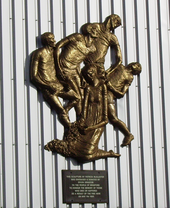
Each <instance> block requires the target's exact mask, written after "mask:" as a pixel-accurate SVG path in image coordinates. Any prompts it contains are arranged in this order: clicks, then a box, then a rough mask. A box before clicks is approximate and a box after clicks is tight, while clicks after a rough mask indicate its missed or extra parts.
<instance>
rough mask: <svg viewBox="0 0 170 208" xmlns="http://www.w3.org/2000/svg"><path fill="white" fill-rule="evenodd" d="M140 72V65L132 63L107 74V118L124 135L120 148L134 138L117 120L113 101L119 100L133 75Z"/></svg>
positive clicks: (123, 124) (122, 123)
mask: <svg viewBox="0 0 170 208" xmlns="http://www.w3.org/2000/svg"><path fill="white" fill-rule="evenodd" d="M141 70H142V67H141V65H140V64H139V63H138V62H133V63H130V64H129V65H127V66H126V67H125V66H124V65H122V64H121V65H119V66H118V67H117V68H116V69H114V71H112V72H111V73H109V74H108V77H107V80H108V81H109V82H108V84H107V88H108V118H109V121H110V123H111V124H113V126H115V127H118V129H119V130H120V131H121V132H122V133H123V134H124V135H125V138H124V140H123V143H122V144H121V146H122V147H124V146H127V145H129V144H130V143H131V141H132V140H133V139H134V136H133V135H132V134H131V133H130V131H129V129H128V128H127V126H126V125H125V123H124V122H123V121H121V120H120V119H118V118H117V115H116V109H115V99H116V98H121V97H123V96H124V94H125V93H126V92H127V90H128V88H129V86H130V85H131V83H132V81H133V75H138V74H140V72H141Z"/></svg>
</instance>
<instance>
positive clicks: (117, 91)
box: [31, 15, 141, 161]
mask: <svg viewBox="0 0 170 208" xmlns="http://www.w3.org/2000/svg"><path fill="white" fill-rule="evenodd" d="M120 25H121V19H120V17H119V16H118V15H110V16H108V17H107V18H106V20H105V21H104V22H103V23H87V24H85V25H83V26H82V28H81V31H82V33H74V34H72V35H70V36H68V37H66V38H64V39H62V40H61V41H59V42H58V43H57V44H56V42H55V40H54V35H53V34H52V33H44V34H43V35H42V36H41V40H42V45H43V47H42V48H40V49H37V50H36V51H34V52H33V55H32V59H31V81H32V83H33V84H34V85H35V86H36V87H37V88H38V89H39V90H41V92H42V94H43V96H44V99H45V100H46V101H47V102H48V103H49V104H50V106H51V107H52V108H54V109H55V110H56V112H57V114H58V116H59V120H60V122H61V123H62V124H63V125H64V126H65V127H66V129H65V133H64V136H63V140H58V139H54V140H52V141H50V142H49V143H48V144H46V145H45V149H46V150H49V151H53V152H57V153H59V154H61V155H63V156H66V157H74V158H76V159H77V160H79V161H91V160H96V159H100V158H105V157H119V156H120V154H118V153H114V152H113V151H112V150H110V151H104V150H101V149H98V143H99V140H100V136H101V134H102V133H103V130H104V127H105V125H106V124H107V123H108V120H109V121H110V123H111V124H112V125H113V126H115V127H118V128H119V130H120V131H121V132H122V133H123V134H124V135H125V138H124V140H123V143H122V145H121V146H122V147H124V146H127V145H129V144H130V143H131V141H132V140H133V139H134V136H133V135H132V134H131V133H130V131H129V129H128V128H127V126H126V125H125V123H124V122H122V121H121V120H120V119H118V118H117V116H116V111H115V99H119V98H121V97H123V96H124V94H125V93H126V92H127V90H128V88H129V86H130V85H131V83H132V81H133V76H134V75H138V74H139V73H140V72H141V65H140V64H139V63H137V62H134V63H130V64H129V65H127V66H126V67H125V66H124V65H122V55H121V50H120V46H119V43H118V40H117V37H116V36H115V35H114V34H113V33H112V32H113V31H114V29H115V28H117V27H118V26H120ZM109 47H111V48H113V49H114V51H115V60H116V61H115V63H113V64H112V65H111V67H110V68H109V69H107V70H105V69H104V62H105V56H106V54H107V51H108V48H109ZM82 62H83V63H84V67H83V68H82V69H81V68H80V64H81V63H82ZM58 97H61V98H63V99H66V100H68V101H69V102H68V104H67V105H66V106H62V104H61V102H60V100H59V98H58ZM72 107H74V108H75V111H76V115H77V119H76V121H75V122H73V123H71V122H70V119H69V117H68V111H69V110H70V109H71V108H72Z"/></svg>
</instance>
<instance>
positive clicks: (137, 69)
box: [126, 62, 142, 75]
mask: <svg viewBox="0 0 170 208" xmlns="http://www.w3.org/2000/svg"><path fill="white" fill-rule="evenodd" d="M126 68H127V69H130V70H131V71H132V74H133V75H138V74H140V73H141V71H142V66H141V64H140V63H138V62H132V63H130V64H128V65H127V67H126Z"/></svg>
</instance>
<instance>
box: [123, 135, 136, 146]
mask: <svg viewBox="0 0 170 208" xmlns="http://www.w3.org/2000/svg"><path fill="white" fill-rule="evenodd" d="M133 139H134V136H133V135H132V134H130V135H129V136H126V137H125V138H124V140H123V143H122V144H121V147H125V146H127V145H129V144H130V143H131V141H132V140H133Z"/></svg>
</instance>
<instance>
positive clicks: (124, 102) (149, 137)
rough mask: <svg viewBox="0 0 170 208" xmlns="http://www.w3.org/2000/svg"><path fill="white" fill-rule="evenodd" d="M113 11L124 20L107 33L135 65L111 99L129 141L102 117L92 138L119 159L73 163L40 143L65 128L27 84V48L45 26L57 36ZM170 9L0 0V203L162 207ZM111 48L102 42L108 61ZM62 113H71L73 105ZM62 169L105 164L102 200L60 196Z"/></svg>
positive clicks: (166, 200)
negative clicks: (102, 127) (105, 197)
mask: <svg viewBox="0 0 170 208" xmlns="http://www.w3.org/2000/svg"><path fill="white" fill-rule="evenodd" d="M112 13H115V14H118V15H119V16H120V17H121V19H122V26H121V27H119V28H117V29H116V30H115V34H116V35H117V37H118V40H119V42H120V46H121V50H122V55H123V63H124V64H128V63H130V62H133V61H139V62H140V63H141V64H142V67H143V71H142V73H141V75H140V77H135V79H134V81H133V84H132V85H131V87H130V89H129V91H128V93H127V95H126V96H125V97H124V98H123V99H120V100H118V101H117V113H118V117H119V118H120V119H121V120H123V121H124V122H125V123H127V124H128V127H129V128H130V130H131V132H132V133H133V134H134V136H135V139H134V141H133V142H132V145H131V147H127V148H126V147H125V148H120V144H121V141H122V139H123V135H122V134H121V133H120V132H119V131H116V130H114V129H113V127H112V126H111V125H110V124H108V125H107V128H106V131H105V133H104V135H103V136H102V138H101V141H100V144H99V146H100V148H103V149H106V150H107V149H113V150H114V151H115V152H120V154H121V158H120V159H118V160H117V159H113V158H109V159H106V160H105V159H101V160H98V161H96V162H89V163H86V164H83V165H80V164H78V163H77V162H75V160H72V159H65V158H64V157H61V156H60V155H52V154H51V153H50V152H47V151H44V149H43V146H44V144H46V143H47V142H48V141H50V140H52V139H54V138H59V139H62V135H63V127H62V125H61V124H60V123H59V122H58V120H57V116H56V114H55V112H53V111H51V110H50V108H49V106H48V105H47V104H46V103H45V102H44V101H43V98H42V95H41V94H40V93H38V92H37V90H36V88H34V86H33V85H32V84H31V83H30V80H29V62H30V54H31V52H32V51H33V50H35V49H36V48H37V47H40V44H39V40H38V39H37V37H40V34H42V33H44V32H46V31H52V32H53V33H54V34H55V37H56V40H57V41H59V40H60V39H61V38H63V37H65V36H67V35H69V34H72V33H74V32H79V29H80V27H81V26H82V25H83V24H84V23H86V22H101V21H103V20H104V19H105V17H106V16H108V15H110V14H112ZM169 15H170V3H169V1H168V0H1V1H0V31H1V32H0V68H1V126H0V130H1V137H0V207H4V208H6V207H7V208H13V207H17V208H19V207H20V208H25V207H33V208H39V207H47V208H52V207H57V208H62V207H63V208H64V207H70V208H78V207H79V208H80V207H82V208H91V207H95V208H104V207H109V208H116V207H124V208H127V207H134V208H138V207H144V208H145V207H146V208H151V207H157V208H164V207H170V196H169V193H170V187H169V173H170V151H169V148H168V147H170V139H169V138H170V129H169V126H170V116H169V115H170V108H169V106H170V95H169V90H170V61H169V57H170V35H169V31H170V22H169ZM36 40H38V41H36ZM110 57H111V52H110V51H109V52H108V54H107V57H106V63H105V66H106V68H108V67H109V66H110V64H111V58H110ZM70 117H71V118H72V120H74V119H75V115H74V112H73V111H71V112H70ZM63 169H74V170H76V169H77V170H80V169H83V170H107V171H108V176H109V180H108V183H109V203H108V204H95V205H93V204H84V205H79V204H72V205H66V204H63V203H62V181H61V170H63Z"/></svg>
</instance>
